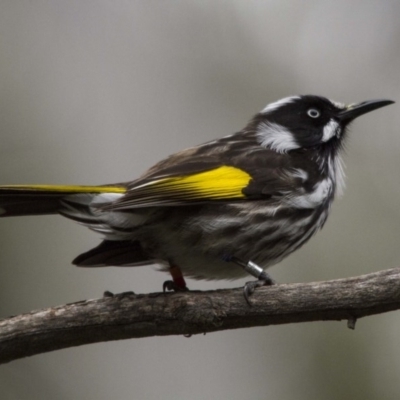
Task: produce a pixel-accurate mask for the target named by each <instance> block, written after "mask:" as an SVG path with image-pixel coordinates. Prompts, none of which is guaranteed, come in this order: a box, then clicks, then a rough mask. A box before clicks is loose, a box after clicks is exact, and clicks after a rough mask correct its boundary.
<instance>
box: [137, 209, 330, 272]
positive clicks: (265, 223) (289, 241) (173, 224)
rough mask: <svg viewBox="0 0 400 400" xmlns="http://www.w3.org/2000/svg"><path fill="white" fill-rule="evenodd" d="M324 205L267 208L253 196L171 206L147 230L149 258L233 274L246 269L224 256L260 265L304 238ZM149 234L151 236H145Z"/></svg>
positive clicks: (323, 217) (315, 224)
mask: <svg viewBox="0 0 400 400" xmlns="http://www.w3.org/2000/svg"><path fill="white" fill-rule="evenodd" d="M328 211H329V206H328V205H326V206H323V207H322V206H321V207H319V208H316V209H301V210H299V209H271V206H268V205H264V204H262V203H261V202H259V201H254V202H249V201H247V202H246V203H235V204H231V205H227V204H223V205H222V204H218V205H209V206H202V207H201V209H198V210H197V209H196V210H194V209H191V210H189V209H187V210H185V209H182V208H180V209H179V210H174V209H171V210H170V212H169V215H168V217H167V218H164V219H163V223H160V224H159V225H158V224H157V229H155V230H154V231H153V230H152V229H151V230H152V232H151V234H150V235H149V241H151V243H150V242H148V241H146V240H145V243H144V244H145V246H146V242H148V243H149V246H148V247H149V248H151V250H150V251H152V252H153V254H154V256H155V258H158V259H164V260H168V261H170V262H173V263H175V264H176V265H178V266H179V267H180V268H181V270H182V271H183V273H184V275H186V276H190V277H193V278H195V279H236V278H240V277H242V276H246V274H247V273H246V272H245V271H244V270H242V269H241V268H240V267H239V266H237V265H236V264H233V263H232V262H226V261H224V259H226V258H227V257H229V256H233V255H234V256H236V257H238V258H240V259H242V260H243V261H249V260H251V261H253V262H255V263H257V264H259V265H260V266H261V267H263V268H266V267H269V266H271V265H274V264H276V263H277V262H279V261H281V260H282V259H283V258H284V257H286V256H287V255H289V254H290V253H291V252H293V251H294V250H296V249H297V248H299V247H300V246H301V245H302V244H304V243H305V242H306V241H307V240H308V239H309V238H310V237H311V236H312V235H313V234H314V233H315V232H316V231H317V230H318V229H319V228H321V227H322V225H323V224H324V222H325V220H326V218H327V216H328ZM150 237H151V239H150Z"/></svg>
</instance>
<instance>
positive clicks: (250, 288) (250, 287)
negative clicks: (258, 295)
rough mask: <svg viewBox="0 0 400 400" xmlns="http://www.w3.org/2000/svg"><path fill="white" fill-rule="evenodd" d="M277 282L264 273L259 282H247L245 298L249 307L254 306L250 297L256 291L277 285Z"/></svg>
mask: <svg viewBox="0 0 400 400" xmlns="http://www.w3.org/2000/svg"><path fill="white" fill-rule="evenodd" d="M275 284H276V282H275V281H274V280H273V279H272V278H271V277H270V276H269V275H268V274H267V273H266V272H265V271H263V272H262V273H261V274H260V275H259V277H258V280H257V281H251V282H246V284H245V285H244V286H243V296H244V298H245V300H246V302H247V304H248V305H249V306H252V304H251V302H250V296H251V295H252V294H253V293H254V292H255V290H256V289H257V288H259V287H261V286H271V285H275Z"/></svg>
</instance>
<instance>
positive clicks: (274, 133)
mask: <svg viewBox="0 0 400 400" xmlns="http://www.w3.org/2000/svg"><path fill="white" fill-rule="evenodd" d="M257 137H258V139H259V141H260V144H261V146H263V147H267V148H270V149H272V150H275V151H277V152H278V153H286V152H287V151H289V150H293V149H298V148H300V146H299V145H298V143H296V140H295V139H294V137H293V135H292V133H291V132H290V131H289V130H287V129H286V128H285V127H283V126H282V125H279V124H276V123H273V122H262V123H261V124H260V125H259V126H258V132H257Z"/></svg>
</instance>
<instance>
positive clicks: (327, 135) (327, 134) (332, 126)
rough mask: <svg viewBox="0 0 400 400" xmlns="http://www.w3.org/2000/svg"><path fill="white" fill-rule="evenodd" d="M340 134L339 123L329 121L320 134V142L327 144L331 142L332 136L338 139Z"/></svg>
mask: <svg viewBox="0 0 400 400" xmlns="http://www.w3.org/2000/svg"><path fill="white" fill-rule="evenodd" d="M340 133H341V129H340V125H339V122H337V121H335V120H334V119H331V120H330V121H329V122H328V123H327V124H326V125H325V126H324V131H323V134H322V141H323V142H327V141H328V140H331V139H332V138H333V137H334V136H337V137H339V136H340Z"/></svg>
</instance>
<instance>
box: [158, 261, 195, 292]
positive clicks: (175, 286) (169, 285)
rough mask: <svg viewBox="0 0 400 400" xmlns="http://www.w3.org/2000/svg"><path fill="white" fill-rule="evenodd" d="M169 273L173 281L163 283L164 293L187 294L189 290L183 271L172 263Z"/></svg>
mask: <svg viewBox="0 0 400 400" xmlns="http://www.w3.org/2000/svg"><path fill="white" fill-rule="evenodd" d="M169 273H170V274H171V277H172V280H168V281H165V282H164V283H163V292H166V291H169V292H172V291H174V292H187V291H188V290H189V289H188V288H187V286H186V282H185V279H184V277H183V274H182V271H181V269H180V268H179V267H178V266H177V265H175V264H172V263H170V267H169Z"/></svg>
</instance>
